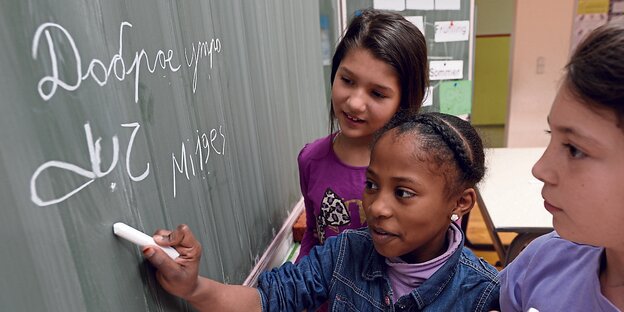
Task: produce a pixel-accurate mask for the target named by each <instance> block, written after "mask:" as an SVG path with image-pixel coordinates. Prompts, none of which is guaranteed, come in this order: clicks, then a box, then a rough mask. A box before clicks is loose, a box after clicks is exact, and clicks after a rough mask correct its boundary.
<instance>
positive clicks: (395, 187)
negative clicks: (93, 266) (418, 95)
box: [143, 113, 499, 311]
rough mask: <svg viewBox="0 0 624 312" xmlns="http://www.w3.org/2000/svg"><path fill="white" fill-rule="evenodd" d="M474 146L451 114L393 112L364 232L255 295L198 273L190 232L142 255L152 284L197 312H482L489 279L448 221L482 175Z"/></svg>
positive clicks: (468, 204)
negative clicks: (322, 309) (173, 253)
mask: <svg viewBox="0 0 624 312" xmlns="http://www.w3.org/2000/svg"><path fill="white" fill-rule="evenodd" d="M484 170H485V168H484V153H483V146H482V143H481V139H480V138H479V136H478V135H477V133H476V132H475V130H474V128H472V126H470V124H469V123H468V122H466V121H464V120H461V119H459V118H457V117H454V116H451V115H445V114H440V113H428V114H420V115H411V114H399V115H397V116H395V117H394V118H393V119H392V120H391V121H390V123H388V125H386V126H385V127H384V128H383V129H382V130H381V132H380V133H379V134H378V135H377V136H376V137H375V139H374V141H373V146H372V150H371V160H370V165H369V167H368V169H367V172H366V184H365V190H364V196H363V204H364V210H365V213H366V220H367V224H368V227H367V228H362V229H358V230H346V231H344V232H343V233H341V234H340V235H338V236H335V237H332V238H330V239H328V240H327V242H326V243H325V244H324V245H322V246H316V247H314V248H313V249H312V250H311V252H310V254H309V255H308V256H306V257H304V258H302V259H301V260H300V261H299V262H298V263H297V264H293V263H290V262H288V263H286V264H284V265H282V266H281V267H279V268H277V269H273V270H272V271H270V272H265V273H263V274H262V275H261V276H260V278H259V281H258V287H257V288H252V287H245V286H235V285H224V284H221V283H218V282H216V281H213V280H210V279H208V278H205V277H201V276H199V275H198V267H199V261H200V255H201V246H200V245H199V243H198V241H197V240H196V239H195V238H194V236H193V234H192V233H191V231H190V229H189V228H188V226H185V225H181V226H179V227H178V228H177V229H176V230H175V231H168V230H159V231H158V232H156V234H155V235H154V239H155V241H156V242H157V243H158V244H160V245H162V246H173V247H174V248H176V249H177V250H178V252H179V253H180V257H179V258H178V259H176V260H171V259H170V258H169V257H168V256H167V255H166V254H165V253H164V252H163V251H162V250H160V249H159V248H154V247H149V246H148V247H144V248H143V254H144V256H145V257H146V258H147V259H148V260H149V261H150V262H151V263H152V264H153V265H154V266H155V267H156V268H157V270H158V272H157V278H158V281H159V282H160V284H161V285H162V286H163V287H164V288H165V289H166V290H167V291H168V292H170V293H172V294H174V295H176V296H179V297H181V298H183V299H185V300H187V301H188V302H189V303H191V304H192V305H193V306H194V307H195V308H197V309H199V310H201V311H301V310H304V309H308V310H312V309H314V308H316V307H318V306H319V305H320V304H322V303H323V302H325V301H328V302H329V309H330V310H331V311H489V310H491V309H496V308H498V294H499V282H498V279H497V271H496V269H495V268H494V267H492V266H491V265H489V264H487V263H486V262H485V261H483V260H480V259H477V258H476V257H475V256H474V254H473V253H472V252H471V251H470V250H468V249H467V248H465V247H464V236H463V233H462V232H461V230H460V229H459V227H457V226H456V225H455V223H454V222H452V221H454V220H456V219H458V218H459V217H461V216H462V215H464V214H466V213H468V212H469V211H470V209H472V207H473V205H474V203H475V201H476V193H475V189H474V187H475V185H476V183H477V182H479V181H480V180H481V178H482V177H483V174H484Z"/></svg>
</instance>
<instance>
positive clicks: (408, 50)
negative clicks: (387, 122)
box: [329, 9, 429, 132]
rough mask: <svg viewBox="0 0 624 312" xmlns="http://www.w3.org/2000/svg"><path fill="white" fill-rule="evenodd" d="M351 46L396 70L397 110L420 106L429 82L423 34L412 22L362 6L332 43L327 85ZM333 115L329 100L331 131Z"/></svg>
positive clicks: (333, 123)
mask: <svg viewBox="0 0 624 312" xmlns="http://www.w3.org/2000/svg"><path fill="white" fill-rule="evenodd" d="M354 48H363V49H366V50H368V51H369V52H370V53H371V54H372V55H373V56H374V57H376V58H378V59H379V60H381V61H383V62H384V63H386V64H388V65H390V66H391V67H392V68H393V69H394V70H395V71H396V73H397V75H398V77H399V83H400V84H401V101H400V104H399V110H400V111H401V110H403V111H410V112H417V111H418V110H419V109H420V106H421V105H422V101H423V99H424V97H425V92H426V89H427V86H428V85H429V67H428V63H427V44H426V42H425V37H424V36H423V34H422V33H421V32H420V30H418V28H417V27H416V26H414V24H412V23H410V22H409V21H407V20H406V19H405V18H404V17H403V16H402V15H400V14H398V13H394V12H389V11H380V10H375V9H366V10H364V11H362V12H361V14H359V15H357V16H355V17H354V18H353V20H351V23H350V24H349V27H348V28H347V31H346V33H345V34H344V37H343V38H342V39H341V40H340V43H339V44H338V46H337V47H336V52H335V53H334V57H333V59H332V71H331V82H330V83H331V85H330V87H332V86H333V84H334V78H335V77H336V72H337V71H338V67H339V66H340V62H342V59H343V58H344V57H345V55H347V53H348V52H349V51H351V50H352V49H354ZM335 117H336V116H334V110H333V109H332V105H331V103H330V105H329V124H330V132H334V127H335Z"/></svg>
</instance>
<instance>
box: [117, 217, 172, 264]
mask: <svg viewBox="0 0 624 312" xmlns="http://www.w3.org/2000/svg"><path fill="white" fill-rule="evenodd" d="M113 233H115V235H117V236H119V237H121V238H125V239H127V240H129V241H130V242H133V243H135V244H137V245H139V246H156V247H158V248H160V249H162V250H163V251H164V252H165V253H166V254H167V255H168V256H169V257H171V259H173V260H175V259H176V258H177V257H179V256H180V254H179V253H178V252H177V251H176V250H175V249H174V248H172V247H163V246H159V245H158V244H156V242H155V241H154V239H153V238H152V237H151V236H149V235H147V234H145V233H143V232H141V231H139V230H137V229H135V228H133V227H131V226H129V225H127V224H125V223H122V222H117V223H115V224H113Z"/></svg>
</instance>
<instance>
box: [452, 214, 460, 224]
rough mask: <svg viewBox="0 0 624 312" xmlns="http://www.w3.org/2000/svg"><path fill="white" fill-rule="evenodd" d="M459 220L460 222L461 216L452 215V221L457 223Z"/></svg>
mask: <svg viewBox="0 0 624 312" xmlns="http://www.w3.org/2000/svg"><path fill="white" fill-rule="evenodd" d="M457 220H459V216H458V215H457V214H456V213H454V214H452V215H451V221H453V222H455V221H457Z"/></svg>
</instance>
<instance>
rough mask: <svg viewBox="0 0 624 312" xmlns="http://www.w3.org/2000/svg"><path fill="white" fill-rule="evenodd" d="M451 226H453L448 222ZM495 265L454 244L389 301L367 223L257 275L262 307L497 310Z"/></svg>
mask: <svg viewBox="0 0 624 312" xmlns="http://www.w3.org/2000/svg"><path fill="white" fill-rule="evenodd" d="M453 226H454V225H453ZM497 273H498V272H497V270H496V269H495V268H494V267H492V266H491V265H489V264H488V263H487V262H485V261H484V260H482V259H478V258H477V257H476V256H475V255H474V254H473V253H472V252H471V251H470V250H468V249H467V248H465V247H464V238H463V235H462V241H461V243H460V248H458V249H457V251H455V252H454V253H453V254H452V255H451V257H450V258H449V259H448V261H447V262H446V263H445V264H444V265H443V266H442V267H441V268H440V269H439V270H438V271H436V272H435V273H434V274H433V275H432V276H431V277H430V278H429V279H428V280H426V281H425V282H424V283H423V284H422V285H420V286H419V287H418V288H416V289H414V290H412V292H411V293H409V294H407V295H404V296H402V297H401V298H399V300H398V301H397V302H393V299H392V298H393V297H392V289H391V286H390V280H389V278H388V274H387V265H386V262H385V257H383V256H382V255H380V254H379V253H377V251H376V250H375V248H374V246H373V242H372V240H371V237H370V234H369V232H368V229H367V228H362V229H358V230H346V231H344V232H342V233H341V234H340V235H338V236H336V237H332V238H330V239H328V240H327V241H326V242H325V244H323V245H321V246H316V247H314V248H313V249H312V251H311V252H310V254H309V255H308V256H307V257H304V258H302V259H301V260H300V261H299V262H298V263H297V264H293V263H290V262H287V263H286V264H284V265H282V266H281V267H280V268H276V269H273V270H271V271H269V272H264V273H262V275H261V276H260V277H259V280H258V292H259V293H260V297H261V303H262V310H263V311H302V310H304V309H308V311H313V310H314V309H315V308H316V307H318V306H319V305H320V304H322V303H323V302H325V301H327V300H329V311H489V310H492V309H498V295H499V287H500V284H499V281H498V277H497Z"/></svg>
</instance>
